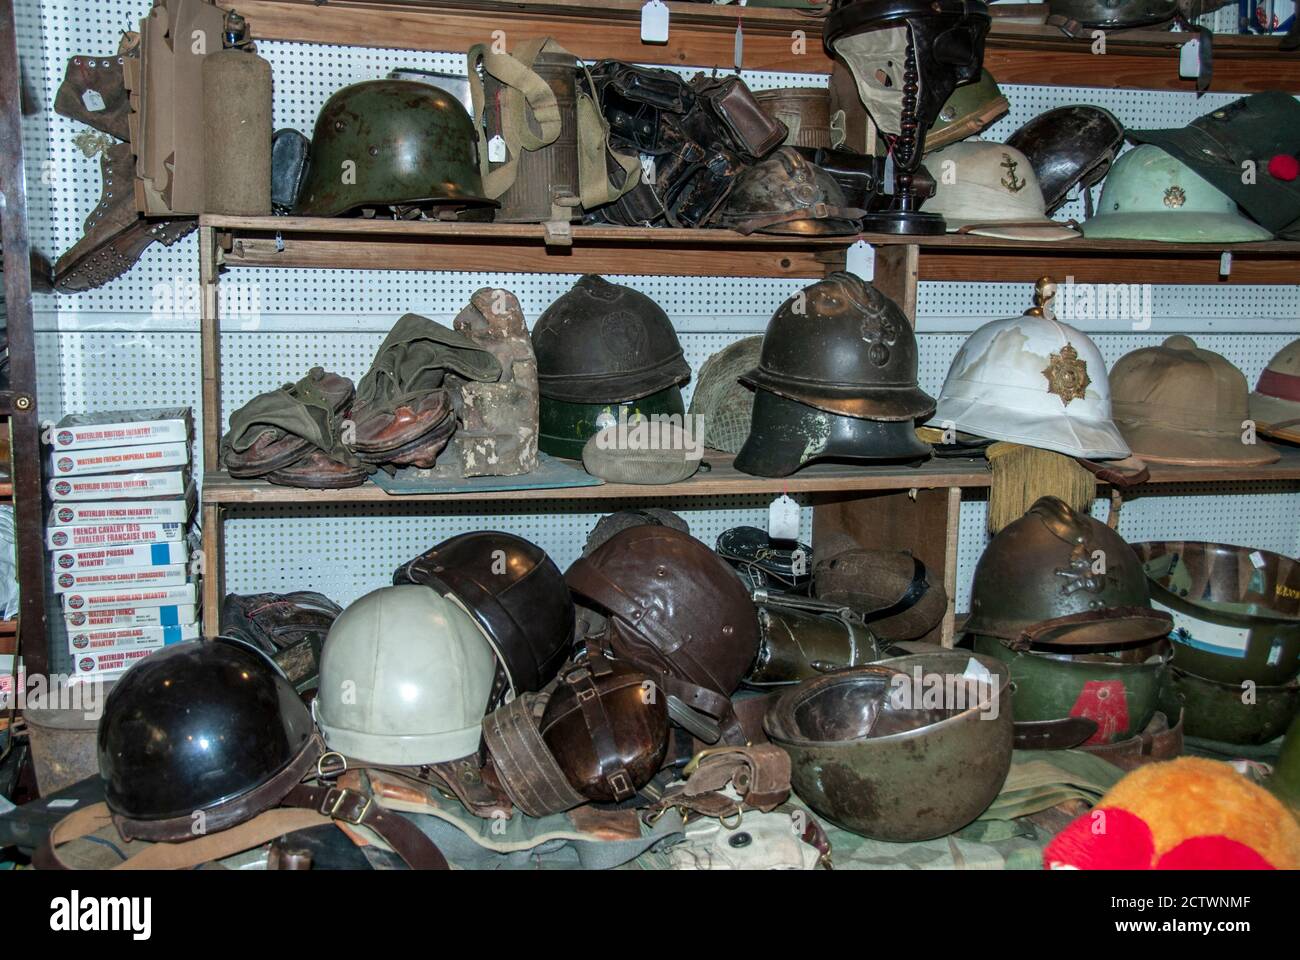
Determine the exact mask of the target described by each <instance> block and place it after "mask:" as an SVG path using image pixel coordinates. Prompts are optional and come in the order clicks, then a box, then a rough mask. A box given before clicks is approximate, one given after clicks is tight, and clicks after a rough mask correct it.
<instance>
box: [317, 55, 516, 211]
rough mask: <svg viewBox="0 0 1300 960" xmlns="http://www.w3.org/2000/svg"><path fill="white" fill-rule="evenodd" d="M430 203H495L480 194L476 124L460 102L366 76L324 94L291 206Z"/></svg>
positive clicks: (407, 83)
mask: <svg viewBox="0 0 1300 960" xmlns="http://www.w3.org/2000/svg"><path fill="white" fill-rule="evenodd" d="M426 204H436V205H449V206H480V207H488V206H490V207H495V206H497V203H496V201H495V200H489V199H488V198H487V197H485V196H484V195H483V181H482V177H481V176H480V174H479V165H478V158H477V154H476V144H475V138H474V125H473V123H472V122H471V121H470V118H469V114H468V113H467V112H466V111H465V108H464V107H463V106H462V105H461V104H460V102H459V101H457V100H456V98H455V97H453V96H452V95H451V94H450V93H448V92H447V91H445V90H443V89H441V88H439V87H434V86H430V85H429V84H427V83H418V82H416V81H414V80H367V81H365V82H364V83H354V84H352V86H349V87H344V88H343V89H342V90H339V91H337V92H336V93H335V94H334V95H333V96H331V97H330V98H329V99H328V100H326V101H325V106H323V107H321V111H320V116H318V117H317V118H316V129H315V132H314V133H313V134H312V141H311V166H310V168H309V169H308V171H307V176H306V178H305V179H304V181H303V184H302V188H301V190H300V191H299V193H298V203H297V205H296V206H295V207H294V211H293V212H294V213H295V214H297V215H299V216H309V217H338V216H342V215H343V214H345V213H349V212H351V211H354V210H357V209H359V208H362V207H398V206H422V205H426Z"/></svg>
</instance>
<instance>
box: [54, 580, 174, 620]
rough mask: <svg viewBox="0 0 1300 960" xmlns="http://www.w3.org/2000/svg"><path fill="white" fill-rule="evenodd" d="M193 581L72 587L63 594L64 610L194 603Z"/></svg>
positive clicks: (65, 611)
mask: <svg viewBox="0 0 1300 960" xmlns="http://www.w3.org/2000/svg"><path fill="white" fill-rule="evenodd" d="M196 592H197V591H196V590H195V586H194V584H193V583H183V584H180V585H179V586H175V587H157V588H152V589H139V590H132V589H129V588H120V589H115V590H70V591H68V592H67V593H64V594H61V595H60V596H61V597H62V603H63V611H64V613H75V612H76V611H78V610H108V609H111V608H113V607H173V606H185V605H190V606H193V605H194V604H195V603H196V602H197V600H196Z"/></svg>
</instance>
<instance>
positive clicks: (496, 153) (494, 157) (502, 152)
mask: <svg viewBox="0 0 1300 960" xmlns="http://www.w3.org/2000/svg"><path fill="white" fill-rule="evenodd" d="M488 162H489V163H505V162H506V142H505V140H503V139H502V138H501V134H499V133H498V134H497V135H496V136H495V137H493V138H492V139H491V140H489V141H488Z"/></svg>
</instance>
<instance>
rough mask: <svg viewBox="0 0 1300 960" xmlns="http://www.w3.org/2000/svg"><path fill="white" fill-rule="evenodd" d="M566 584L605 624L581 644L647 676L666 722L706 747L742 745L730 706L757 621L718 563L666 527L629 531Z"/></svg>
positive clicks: (754, 646)
mask: <svg viewBox="0 0 1300 960" xmlns="http://www.w3.org/2000/svg"><path fill="white" fill-rule="evenodd" d="M564 579H565V581H566V582H567V583H568V585H569V589H570V590H572V591H573V592H574V593H575V594H576V595H577V596H578V597H580V598H582V599H583V600H585V601H587V602H588V603H590V604H591V605H593V606H595V607H598V608H599V609H600V610H601V612H603V613H605V614H607V616H608V618H609V619H608V621H607V622H606V624H605V629H604V632H603V633H602V634H601V635H599V636H597V637H592V638H589V641H588V642H589V643H591V644H594V645H596V646H598V647H601V648H603V649H604V650H606V651H608V652H609V653H610V654H611V655H612V656H613V657H614V658H615V659H616V660H622V661H625V662H627V663H629V664H631V665H632V666H635V667H637V668H639V669H641V670H643V671H645V672H646V673H647V674H649V676H650V679H652V680H654V681H655V683H657V684H658V685H659V688H660V689H661V691H662V692H663V693H664V694H665V695H666V696H667V701H668V713H669V716H670V717H672V719H673V720H675V721H676V722H677V723H679V724H681V725H682V726H684V727H685V728H686V729H687V730H689V731H690V732H691V733H693V734H695V736H697V737H699V738H700V739H701V740H704V741H705V742H708V743H715V742H717V740H718V739H719V737H722V738H723V739H725V740H726V741H727V742H728V743H744V742H745V737H744V733H743V731H741V730H740V725H739V724H738V723H737V722H736V719H735V715H734V713H733V712H732V709H731V701H730V699H729V698H730V696H731V694H732V693H733V692H734V691H735V690H736V688H737V687H738V686H740V681H741V679H742V678H743V677H744V676H745V673H746V671H747V670H748V669H749V665H750V663H751V662H753V659H754V655H755V653H756V652H757V650H758V614H757V612H756V610H755V608H754V604H753V602H752V601H751V600H750V598H749V592H748V591H747V590H746V589H745V585H744V584H743V583H741V581H740V578H739V577H737V576H736V574H735V572H734V571H733V570H732V569H731V568H730V567H729V566H727V564H726V562H725V561H724V560H723V559H722V558H721V557H719V556H718V555H717V554H716V553H714V552H713V551H712V550H710V549H709V548H708V547H707V546H705V545H704V544H703V543H701V542H700V541H698V540H696V539H695V538H694V537H692V536H690V535H688V534H685V533H681V532H680V531H678V530H674V529H672V528H671V527H658V526H653V527H652V526H640V527H632V528H631V529H628V530H624V531H622V532H620V533H618V534H615V535H614V536H613V537H611V538H610V539H609V540H608V541H606V542H605V543H604V544H602V545H601V546H600V547H599V548H597V549H596V550H595V551H594V552H593V553H592V554H591V556H590V557H584V558H581V559H579V560H576V561H574V564H573V566H571V567H569V569H568V571H567V572H566V573H565V575H564Z"/></svg>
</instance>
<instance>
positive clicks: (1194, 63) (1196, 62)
mask: <svg viewBox="0 0 1300 960" xmlns="http://www.w3.org/2000/svg"><path fill="white" fill-rule="evenodd" d="M1178 75H1179V76H1180V77H1182V78H1184V79H1186V80H1194V79H1195V78H1196V77H1199V76H1200V75H1201V41H1200V40H1197V39H1195V38H1193V39H1191V40H1188V41H1187V42H1186V43H1184V44H1183V45H1182V46H1181V47H1179V48H1178Z"/></svg>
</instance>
